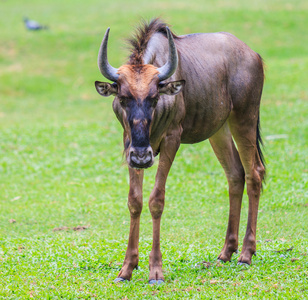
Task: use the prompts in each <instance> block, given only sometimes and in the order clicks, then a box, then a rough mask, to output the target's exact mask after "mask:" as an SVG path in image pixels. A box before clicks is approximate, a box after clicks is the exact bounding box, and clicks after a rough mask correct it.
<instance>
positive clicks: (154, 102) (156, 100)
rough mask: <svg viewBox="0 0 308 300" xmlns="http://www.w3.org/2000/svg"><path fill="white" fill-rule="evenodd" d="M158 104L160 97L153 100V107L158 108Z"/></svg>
mask: <svg viewBox="0 0 308 300" xmlns="http://www.w3.org/2000/svg"><path fill="white" fill-rule="evenodd" d="M157 102H158V97H157V98H153V99H152V106H154V107H155V106H156V104H157Z"/></svg>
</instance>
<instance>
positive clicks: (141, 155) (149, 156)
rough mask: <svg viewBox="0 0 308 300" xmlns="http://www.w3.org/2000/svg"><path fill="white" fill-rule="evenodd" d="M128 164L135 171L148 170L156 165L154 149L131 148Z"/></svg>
mask: <svg viewBox="0 0 308 300" xmlns="http://www.w3.org/2000/svg"><path fill="white" fill-rule="evenodd" d="M127 162H128V165H129V166H130V167H132V168H135V169H146V168H149V167H151V166H152V165H153V163H154V155H153V150H152V147H151V146H148V147H133V146H131V147H130V149H129V151H128V155H127Z"/></svg>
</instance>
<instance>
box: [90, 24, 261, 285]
mask: <svg viewBox="0 0 308 300" xmlns="http://www.w3.org/2000/svg"><path fill="white" fill-rule="evenodd" d="M108 36H109V28H108V30H107V31H106V34H105V36H104V39H103V41H102V44H101V47H100V51H99V56H98V65H99V69H100V71H101V73H102V74H103V75H104V76H105V77H106V78H108V79H109V80H111V81H112V82H113V83H106V82H105V83H104V82H98V81H96V82H95V86H96V89H97V91H98V92H99V93H100V94H101V95H102V96H109V95H114V96H115V98H114V101H113V110H114V112H115V114H116V116H117V118H118V120H119V121H120V123H121V124H122V127H123V129H124V135H123V138H124V148H125V154H126V159H127V162H128V166H129V168H128V169H129V176H130V190H129V194H128V208H129V211H130V215H131V222H130V233H129V240H128V247H127V251H126V255H125V259H124V263H123V266H122V269H121V271H120V273H119V274H118V277H117V279H116V281H123V280H130V279H131V276H132V272H133V270H134V268H136V267H137V265H138V259H139V255H138V242H139V223H140V214H141V210H142V206H143V201H142V182H143V173H144V169H145V168H148V167H150V166H152V164H153V162H154V157H155V156H156V155H158V154H159V164H158V169H157V174H156V180H155V186H154V188H153V191H152V193H151V195H150V199H149V208H150V212H151V215H152V220H153V245H152V250H151V253H150V259H149V266H150V275H149V279H150V283H161V282H163V280H164V276H163V272H162V255H161V251H160V220H161V215H162V213H163V209H164V203H165V184H166V180H167V176H168V172H169V170H170V168H171V165H172V162H173V160H174V157H175V155H176V152H177V150H178V148H179V146H180V144H181V143H190V144H192V143H197V142H201V141H203V140H206V139H209V141H210V143H211V145H212V148H213V150H214V152H215V154H216V156H217V158H218V160H219V161H220V163H221V165H222V167H223V169H224V171H225V174H226V177H227V180H228V184H229V201H230V212H229V222H228V228H227V233H226V239H225V244H224V246H223V248H222V251H221V253H220V254H219V256H218V259H220V260H222V261H229V260H230V259H231V256H232V254H233V252H235V251H237V248H238V229H239V220H240V211H241V202H242V196H243V190H244V185H245V182H246V185H247V193H248V197H249V212H248V222H247V230H246V235H245V237H244V241H243V247H242V251H241V255H240V257H239V259H238V261H239V262H240V263H247V264H250V263H251V257H252V255H253V254H254V253H255V252H256V225H257V214H258V204H259V197H260V190H261V187H262V180H263V177H264V174H265V167H264V163H263V156H262V152H261V148H260V144H261V143H262V141H261V137H260V129H259V108H260V100H261V94H262V88H263V81H264V72H263V63H262V59H261V57H260V55H259V54H257V53H256V52H254V51H253V50H251V49H250V48H249V47H248V46H247V45H246V44H245V43H243V42H242V41H240V40H239V39H237V38H236V37H235V36H233V35H231V34H229V33H224V32H221V33H197V34H189V35H184V36H176V35H175V34H174V33H172V32H171V31H170V29H169V28H168V27H167V26H166V24H165V23H163V22H162V21H160V20H159V19H155V20H152V21H151V22H150V23H149V24H148V23H144V24H142V25H141V26H140V27H139V28H138V29H137V32H136V35H135V37H134V38H132V39H131V40H130V43H131V46H132V49H131V55H130V58H129V60H128V62H127V64H125V65H123V66H121V67H120V68H118V69H116V68H114V67H112V66H111V65H110V64H109V62H108V59H107V42H108ZM234 141H235V143H236V145H237V147H236V146H235V143H234Z"/></svg>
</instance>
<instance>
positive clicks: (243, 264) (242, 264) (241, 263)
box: [237, 261, 250, 266]
mask: <svg viewBox="0 0 308 300" xmlns="http://www.w3.org/2000/svg"><path fill="white" fill-rule="evenodd" d="M237 264H238V265H239V266H250V265H249V264H247V263H245V262H241V261H239V262H238V263H237Z"/></svg>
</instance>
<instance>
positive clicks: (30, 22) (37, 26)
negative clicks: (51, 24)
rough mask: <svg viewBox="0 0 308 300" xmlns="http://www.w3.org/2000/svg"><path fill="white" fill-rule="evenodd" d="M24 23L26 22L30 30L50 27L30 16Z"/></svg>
mask: <svg viewBox="0 0 308 300" xmlns="http://www.w3.org/2000/svg"><path fill="white" fill-rule="evenodd" d="M24 23H25V26H26V28H27V29H28V30H41V29H48V27H47V26H45V25H41V24H40V23H38V22H36V21H34V20H29V19H28V18H24Z"/></svg>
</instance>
